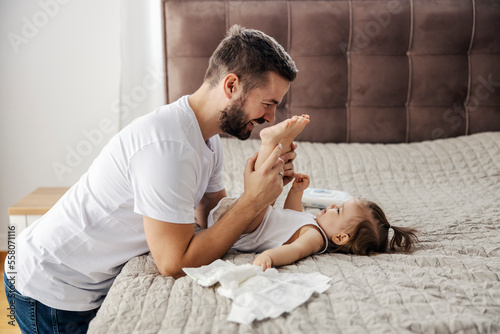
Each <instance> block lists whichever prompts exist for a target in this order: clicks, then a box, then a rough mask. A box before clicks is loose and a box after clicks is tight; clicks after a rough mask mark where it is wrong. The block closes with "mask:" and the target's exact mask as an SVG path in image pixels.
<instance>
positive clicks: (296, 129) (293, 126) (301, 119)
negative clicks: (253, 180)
mask: <svg viewBox="0 0 500 334" xmlns="http://www.w3.org/2000/svg"><path fill="white" fill-rule="evenodd" d="M307 123H309V115H302V116H293V117H292V118H289V119H286V120H284V121H283V122H281V123H278V124H276V125H273V126H270V127H267V128H265V129H262V131H261V132H260V138H261V139H262V143H261V145H260V149H259V155H258V156H257V161H255V170H257V169H259V167H260V166H261V165H262V163H264V161H265V160H266V159H267V158H268V157H269V155H270V154H271V152H272V151H273V150H274V148H275V147H276V145H278V143H281V145H282V146H283V150H282V152H283V153H287V152H290V151H291V150H292V143H293V140H294V139H295V137H297V135H298V134H299V133H301V132H302V130H304V127H305V126H306V125H307Z"/></svg>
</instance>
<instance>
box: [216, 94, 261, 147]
mask: <svg viewBox="0 0 500 334" xmlns="http://www.w3.org/2000/svg"><path fill="white" fill-rule="evenodd" d="M245 101H246V99H245V98H244V97H243V96H240V97H239V98H238V99H237V100H236V101H234V102H233V103H231V105H229V106H227V107H226V108H224V110H222V111H221V112H220V117H219V127H220V129H221V130H222V131H224V132H225V133H228V134H230V135H231V136H234V137H236V138H238V139H241V140H246V139H248V138H249V137H250V135H251V134H252V131H251V130H247V124H248V123H249V122H250V120H248V119H246V118H245V116H246V113H245V110H244V109H243V106H244V105H245ZM254 121H255V122H256V123H259V124H262V123H264V122H265V121H266V120H265V119H264V118H262V117H261V118H259V119H256V120H254Z"/></svg>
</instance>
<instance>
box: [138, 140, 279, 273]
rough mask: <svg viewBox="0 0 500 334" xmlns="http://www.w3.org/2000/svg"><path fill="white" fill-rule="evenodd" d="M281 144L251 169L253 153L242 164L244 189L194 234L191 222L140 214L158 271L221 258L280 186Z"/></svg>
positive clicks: (197, 265)
mask: <svg viewBox="0 0 500 334" xmlns="http://www.w3.org/2000/svg"><path fill="white" fill-rule="evenodd" d="M280 154H281V148H280V147H278V146H277V147H276V149H275V150H274V151H273V153H272V154H271V155H270V156H269V158H268V159H267V160H266V161H265V163H264V164H263V165H262V166H261V167H260V168H259V170H258V171H255V170H254V165H255V160H256V158H257V155H254V156H253V157H251V158H249V159H248V160H247V164H246V166H245V178H244V182H245V191H244V192H243V194H242V195H241V196H240V198H239V200H238V201H237V202H236V203H235V205H234V206H233V207H232V208H231V209H230V210H229V211H227V213H226V214H225V215H224V217H222V218H221V220H219V222H218V223H217V224H215V225H214V226H212V227H210V228H209V229H206V230H204V231H201V232H200V233H197V234H194V223H193V224H175V223H171V222H163V221H159V220H156V219H153V218H149V217H144V231H145V234H146V239H147V242H148V245H149V249H150V250H151V253H152V255H153V258H154V259H155V262H156V265H157V267H158V270H159V271H160V273H161V274H162V275H165V276H172V277H175V278H177V277H181V276H184V273H183V271H182V268H184V267H199V266H202V265H206V264H209V263H211V262H213V261H214V260H216V259H219V258H221V257H222V256H223V255H224V254H225V253H226V252H227V251H228V250H229V249H230V248H231V246H232V245H233V244H234V242H235V241H236V240H237V239H238V237H239V236H240V235H241V234H242V233H243V231H244V230H245V229H246V227H247V226H248V225H249V224H250V223H251V221H252V219H253V218H254V217H255V216H256V215H257V214H258V213H259V212H260V211H261V210H262V209H263V208H265V207H267V206H268V205H269V204H270V203H272V202H273V201H274V200H275V199H276V198H277V197H278V196H279V194H280V193H281V191H282V190H283V180H282V178H281V176H280V175H279V172H282V171H283V161H282V160H281V159H279V156H280Z"/></svg>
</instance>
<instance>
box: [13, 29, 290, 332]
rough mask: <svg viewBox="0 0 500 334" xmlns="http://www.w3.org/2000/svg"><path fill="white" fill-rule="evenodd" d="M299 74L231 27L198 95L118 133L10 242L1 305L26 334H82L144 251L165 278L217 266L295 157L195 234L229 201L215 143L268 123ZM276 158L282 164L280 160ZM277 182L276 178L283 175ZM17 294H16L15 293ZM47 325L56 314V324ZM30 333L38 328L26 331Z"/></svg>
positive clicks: (261, 40) (270, 169) (284, 157)
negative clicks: (13, 247) (12, 252)
mask: <svg viewBox="0 0 500 334" xmlns="http://www.w3.org/2000/svg"><path fill="white" fill-rule="evenodd" d="M296 74H297V68H296V67H295V63H294V62H293V60H292V59H291V57H290V56H289V55H288V54H287V53H286V52H285V50H284V49H283V47H282V46H280V45H279V44H278V43H277V42H276V41H275V40H274V39H273V38H271V37H269V36H267V35H266V34H264V33H262V32H260V31H257V30H251V29H244V28H242V27H240V26H233V27H232V28H231V29H230V30H229V31H228V33H227V36H226V37H225V38H224V40H223V41H222V42H221V43H220V45H219V46H218V47H217V49H216V50H215V52H214V54H213V55H212V57H211V58H210V63H209V67H208V70H207V72H206V75H205V79H204V82H203V84H202V85H201V87H200V88H199V89H198V90H197V91H196V92H195V93H193V94H192V95H190V96H184V97H182V98H180V99H179V100H177V101H176V102H173V103H171V104H169V105H165V106H163V107H160V108H158V109H157V110H155V111H154V112H151V113H149V114H147V115H145V116H142V117H139V118H137V119H136V120H134V121H133V122H132V123H131V124H130V125H128V126H127V127H125V128H124V129H123V130H121V131H120V132H119V133H118V134H116V135H115V136H114V137H113V138H112V139H111V140H110V142H109V143H108V144H107V145H106V146H105V147H104V148H103V150H102V152H101V153H100V154H99V156H98V157H97V158H96V159H95V160H94V162H93V163H92V165H91V166H90V168H89V170H88V171H87V172H86V173H85V174H84V175H83V176H82V177H81V179H80V180H79V181H78V182H77V183H76V184H75V185H74V186H73V187H71V188H70V189H69V190H68V192H67V193H66V194H65V195H64V196H63V197H62V198H61V199H60V200H59V202H58V203H57V204H56V205H55V206H54V207H53V208H52V209H51V210H50V211H49V212H48V213H47V214H46V215H44V216H43V217H42V218H40V219H39V220H38V221H37V222H35V223H34V224H32V225H31V226H29V227H28V228H27V229H25V230H24V231H23V233H21V234H20V235H19V237H18V239H17V245H18V248H19V249H20V252H19V256H18V259H19V263H20V266H19V270H18V275H17V281H16V286H15V287H14V286H10V285H9V283H8V280H6V279H5V278H4V281H6V289H7V290H8V291H9V292H12V291H14V292H15V293H12V294H11V293H8V297H9V296H10V297H9V302H11V299H13V298H15V300H14V301H13V302H14V303H15V305H16V308H15V311H16V314H15V316H16V320H17V322H18V324H19V325H20V327H21V330H23V332H38V333H45V332H51V331H52V330H53V329H54V328H59V332H64V328H68V326H70V327H71V329H72V331H73V332H76V330H77V329H80V330H82V332H85V331H86V329H87V327H88V323H89V322H90V320H91V319H92V318H93V317H94V316H95V313H96V312H97V309H98V308H99V306H100V305H101V303H102V301H103V300H104V298H105V296H106V294H107V292H108V290H109V288H110V287H111V285H112V283H113V281H114V279H115V277H116V276H117V275H118V273H119V272H120V270H121V268H122V266H123V265H124V264H125V263H126V262H127V261H128V260H130V259H131V258H132V257H135V256H138V255H141V254H144V253H147V252H151V254H152V256H153V258H154V260H155V262H156V265H157V267H158V269H159V271H160V273H161V274H163V275H166V276H172V277H174V278H177V277H180V276H182V275H183V272H182V268H183V267H199V266H202V265H206V264H209V263H211V262H212V261H214V260H216V259H218V258H220V257H222V256H223V255H224V254H225V253H226V252H227V251H228V250H229V249H230V248H231V246H232V245H233V244H234V242H235V241H236V240H237V239H238V237H239V236H240V235H241V234H242V233H243V231H244V230H245V229H246V228H247V226H248V225H249V224H250V223H251V222H252V220H253V219H254V218H255V216H256V215H257V214H258V213H259V212H261V211H262V210H263V209H264V208H266V207H267V206H269V205H270V204H271V203H273V202H274V201H275V200H276V198H277V197H278V196H279V194H280V193H281V191H282V189H283V185H284V183H285V184H286V183H287V182H289V181H290V180H291V179H292V177H293V175H294V170H293V160H294V159H295V156H296V154H295V152H293V151H292V152H281V147H280V146H277V147H276V148H275V150H274V151H273V153H272V154H271V155H270V157H269V158H268V159H267V160H266V161H265V162H264V164H263V165H262V167H259V169H258V170H255V169H254V164H255V161H256V157H257V155H254V156H253V157H250V158H249V159H248V160H247V162H246V166H245V171H244V184H245V190H244V192H243V194H242V195H241V196H240V198H239V200H238V201H237V202H236V204H235V205H234V206H233V207H232V209H231V210H230V211H228V212H227V213H226V214H225V215H224V217H223V218H222V219H221V220H220V221H219V222H218V223H217V224H215V225H214V226H212V227H210V228H208V229H206V230H203V231H201V232H199V233H196V234H195V219H197V220H198V222H200V223H201V225H204V224H203V223H204V222H206V219H207V215H208V213H209V211H210V210H211V209H212V208H214V207H215V205H216V204H217V203H218V202H219V200H220V199H222V198H223V197H225V196H226V191H225V189H224V182H223V168H222V167H223V154H222V145H221V140H220V137H219V134H221V133H224V132H225V133H228V134H230V135H233V136H235V137H237V138H239V139H242V140H244V139H247V138H248V137H249V136H250V134H251V132H252V130H253V129H254V127H255V125H256V124H259V123H263V122H270V123H273V122H274V120H275V112H276V107H277V105H278V104H279V103H280V102H281V100H282V99H283V97H284V95H285V94H286V92H287V91H288V89H289V87H290V82H291V81H293V80H294V79H295V77H296ZM283 153H284V154H283ZM283 176H284V177H283ZM16 289H17V290H16ZM54 315H55V316H54ZM34 326H35V327H34Z"/></svg>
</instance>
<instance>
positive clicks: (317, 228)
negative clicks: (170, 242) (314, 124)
mask: <svg viewBox="0 0 500 334" xmlns="http://www.w3.org/2000/svg"><path fill="white" fill-rule="evenodd" d="M307 123H309V116H307V115H302V116H294V117H293V118H291V119H287V120H285V121H283V122H281V123H279V124H277V125H274V126H271V127H268V128H265V129H263V130H262V131H261V133H260V136H261V139H262V145H261V147H260V149H259V155H258V157H257V161H256V163H255V169H258V168H259V166H260V164H261V163H262V162H263V161H265V159H266V157H267V156H269V154H270V153H271V152H272V150H273V149H274V147H275V146H276V145H277V144H278V143H281V145H282V146H283V151H284V152H287V151H289V150H290V149H291V145H292V142H293V140H294V138H295V137H296V136H297V135H298V134H299V133H300V132H301V131H302V130H303V129H304V127H305V126H306V125H307ZM294 178H295V180H294V182H293V184H292V187H291V188H290V191H289V193H288V195H287V198H286V200H285V204H284V208H283V209H281V208H274V207H273V206H269V207H268V208H267V209H265V210H263V211H262V212H261V213H260V214H259V215H258V216H257V217H256V218H255V219H254V220H253V221H252V222H251V224H250V225H249V226H248V228H247V229H246V231H245V232H244V234H242V235H241V237H240V238H239V239H238V240H237V241H236V243H235V244H234V246H233V248H235V249H237V250H240V251H245V252H262V253H261V254H259V255H258V256H257V257H256V258H255V260H254V262H253V264H256V265H259V266H261V267H262V268H263V269H264V270H266V269H267V268H270V267H272V266H281V265H286V264H291V263H293V262H295V261H297V260H300V259H302V258H304V257H307V256H309V255H312V254H318V253H324V252H325V251H327V250H329V251H333V252H343V253H351V254H358V255H368V254H370V253H372V252H376V253H382V252H386V251H387V248H388V247H387V246H388V243H389V246H390V247H389V248H390V250H395V246H396V245H397V246H398V247H400V248H402V249H403V251H405V252H408V251H410V250H411V248H412V247H413V245H414V243H415V242H416V241H417V240H418V239H417V237H416V231H415V230H414V229H412V228H404V227H396V226H391V225H390V224H389V222H388V221H387V218H386V216H385V214H384V212H383V211H382V209H381V208H380V207H379V206H378V205H377V204H375V203H373V202H370V201H367V200H364V199H360V198H354V199H350V200H348V201H347V202H345V203H344V204H343V205H341V206H337V205H335V204H332V205H331V206H329V207H328V208H326V209H325V210H322V211H320V212H319V213H317V214H316V216H314V215H312V214H310V213H307V212H302V195H303V192H304V190H305V189H306V188H307V187H308V186H309V182H310V179H309V176H307V175H305V174H299V173H296V174H295V176H294ZM236 200H237V199H236V198H229V197H226V198H223V199H222V200H221V201H220V202H219V204H218V205H217V206H216V207H215V208H214V209H213V210H212V211H211V212H210V214H209V216H208V220H207V224H208V227H210V226H211V225H213V224H215V223H216V222H217V221H218V220H219V219H220V218H221V217H222V216H223V215H224V213H225V211H226V210H227V209H228V208H229V207H231V205H232V204H233V203H234V202H235V201H236ZM390 228H392V229H393V231H394V235H393V237H392V239H391V240H390V242H388V234H389V229H390Z"/></svg>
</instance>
